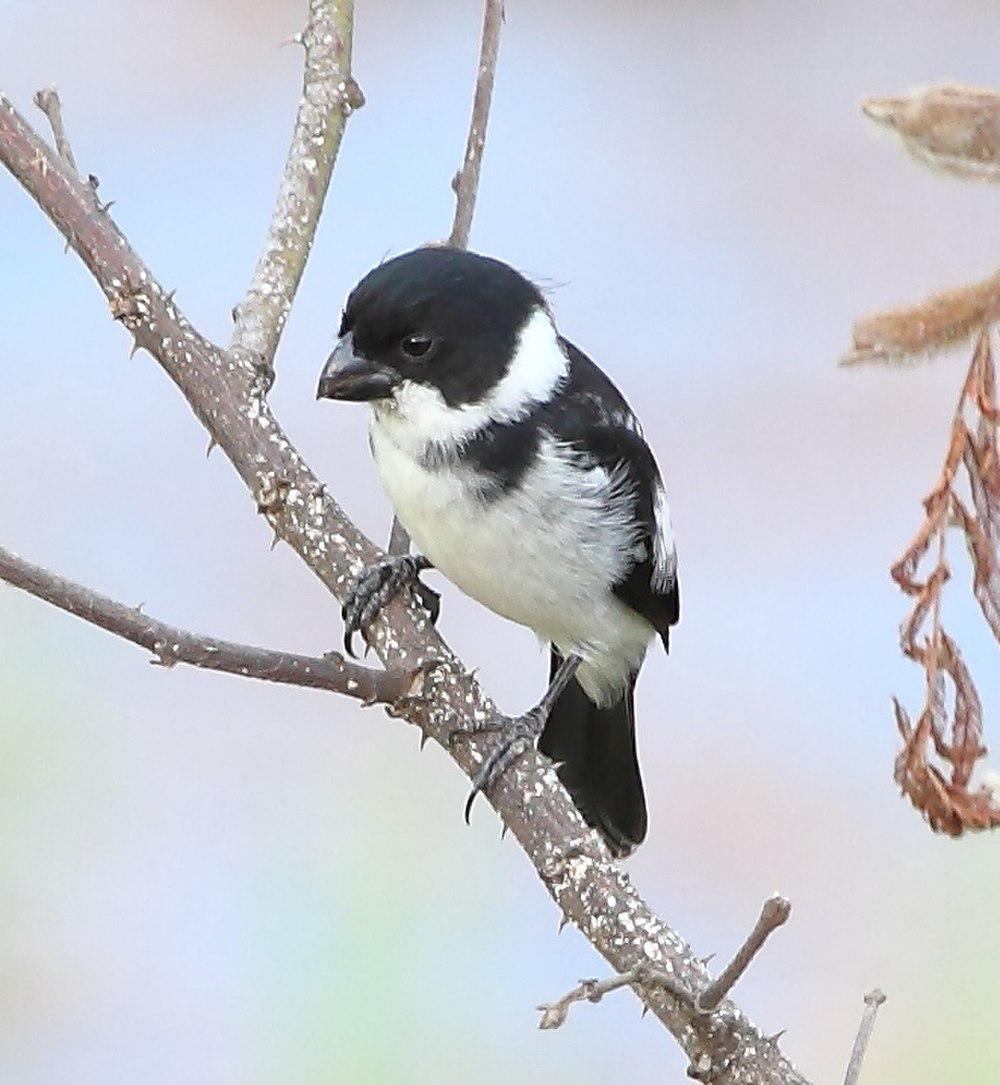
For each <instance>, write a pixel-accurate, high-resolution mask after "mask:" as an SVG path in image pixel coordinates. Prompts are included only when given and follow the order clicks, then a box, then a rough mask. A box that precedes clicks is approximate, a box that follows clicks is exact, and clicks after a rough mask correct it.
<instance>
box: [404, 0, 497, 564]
mask: <svg viewBox="0 0 1000 1085" xmlns="http://www.w3.org/2000/svg"><path fill="white" fill-rule="evenodd" d="M503 20H504V10H503V0H486V4H485V7H484V9H483V37H482V44H481V45H480V49H479V68H478V70H477V75H476V90H475V94H474V95H473V99H472V118H471V120H470V121H469V134H468V136H467V138H466V141H465V157H464V159H463V160H462V165H461V167H460V168H459V170H458V172H457V173H456V174H455V176H454V177H453V178H452V182H451V187H452V188H453V189H454V190H455V218H454V220H453V221H452V225H451V234H450V235H449V237H448V244H449V245H451V246H452V247H453V248H456V249H466V248H468V247H469V234H470V232H471V230H472V216H473V214H474V213H475V210H476V196H477V194H478V192H479V174H480V170H481V168H482V164H483V149H484V148H485V146H486V126H487V124H488V122H489V119H490V105H491V104H492V102H493V84H494V82H495V81H496V74H497V58H498V56H499V54H500V32H501V30H502V29H503ZM409 549H410V536H409V534H408V533H407V530H406V528H405V527H403V525H402V524H401V523H400V522H399V520H398V518H397V517H395V516H394V517H393V518H392V528H391V530H390V532H389V553H390V554H406V553H408V552H409Z"/></svg>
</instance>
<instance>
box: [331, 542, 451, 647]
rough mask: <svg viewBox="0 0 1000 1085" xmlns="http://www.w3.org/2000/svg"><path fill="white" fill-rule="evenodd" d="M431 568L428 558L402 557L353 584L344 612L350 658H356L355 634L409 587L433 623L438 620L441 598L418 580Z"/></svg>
mask: <svg viewBox="0 0 1000 1085" xmlns="http://www.w3.org/2000/svg"><path fill="white" fill-rule="evenodd" d="M430 567H431V563H430V562H429V561H428V560H427V558H424V557H420V556H418V555H416V554H401V555H397V556H396V557H392V558H387V559H386V560H385V561H380V562H379V563H378V564H377V565H372V566H370V567H369V568H367V569H365V571H364V572H363V573H362V574H361V575H360V576H359V577H358V579H357V580H355V581H354V583H353V584H352V585H351V587H350V590H349V591H348V593H347V599H346V600H345V602H344V606H343V610H342V612H341V613H342V614H343V618H344V649H345V650H346V651H347V654H348V655H351V656H353V655H354V648H353V643H352V642H353V640H354V635H355V633H359V632H361V633H363V631H364V630H365V629H367V628H368V626H370V625H371V624H372V622H373V621H374V620H375V618H376V617H377V616H378V614H379V612H380V611H381V610H382V609H383V608H384V607H386V606H387V605H388V603H389V601H390V600H391V599H393V598H395V596H396V595H398V594H399V592H400V591H402V590H403V588H405V587H407V586H409V587H412V588H413V589H414V591H415V592H416V594H417V597H418V599H419V600H420V602H421V603H422V604H423V605H424V607H425V608H426V609H427V613H428V614H429V615H430V619H431V623H432V624H433V623H434V622H436V621H437V616H438V612H439V611H440V609H441V596H440V595H439V594H438V593H437V592H436V591H434V590H433V589H432V588H428V587H427V585H426V584H423V583H421V582H420V580H419V576H420V573H421V572H422V571H423V570H424V569H429V568H430Z"/></svg>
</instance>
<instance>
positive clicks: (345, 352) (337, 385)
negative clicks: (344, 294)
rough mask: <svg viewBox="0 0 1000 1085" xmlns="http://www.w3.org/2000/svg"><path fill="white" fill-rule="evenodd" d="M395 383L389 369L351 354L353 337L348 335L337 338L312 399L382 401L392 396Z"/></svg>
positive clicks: (352, 351)
mask: <svg viewBox="0 0 1000 1085" xmlns="http://www.w3.org/2000/svg"><path fill="white" fill-rule="evenodd" d="M395 383H396V378H395V375H394V374H393V373H392V372H391V371H390V370H388V369H385V368H383V367H382V366H380V365H378V364H377V363H375V362H370V361H369V360H368V359H367V358H361V357H358V355H357V354H355V352H354V336H353V335H352V334H351V332H348V333H347V334H346V335H343V336H341V338H340V340H339V341H338V343H337V346H336V347H335V348H334V351H333V353H332V354H331V355H330V357H329V358H327V360H326V365H325V366H323V372H322V373H321V374H320V378H319V386H318V387H317V389H316V398H317V399H347V400H353V401H359V400H361V401H363V400H369V399H384V398H385V397H386V396H388V395H390V394H391V393H392V389H393V387H394V385H395Z"/></svg>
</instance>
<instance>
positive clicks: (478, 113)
mask: <svg viewBox="0 0 1000 1085" xmlns="http://www.w3.org/2000/svg"><path fill="white" fill-rule="evenodd" d="M503 19H504V11H503V0H486V7H485V10H484V12H483V44H482V47H481V49H480V53H479V70H478V74H477V76H476V93H475V96H474V97H473V100H472V119H471V121H470V122H469V136H468V139H467V140H466V143H465V158H464V159H463V161H462V168H461V169H460V170H459V171H458V173H456V174H455V178H454V180H453V181H452V188H454V190H455V220H454V222H453V223H452V227H451V235H450V236H449V238H448V244H449V245H452V246H454V247H455V248H458V249H464V248H467V247H468V244H469V232H470V231H471V230H472V215H473V213H474V212H475V210H476V195H477V193H478V191H479V171H480V169H481V167H482V164H483V148H484V147H485V145H486V126H487V124H488V123H489V119H490V104H491V102H492V100H493V83H494V81H495V80H496V74H497V57H498V55H499V53H500V31H501V29H502V28H503Z"/></svg>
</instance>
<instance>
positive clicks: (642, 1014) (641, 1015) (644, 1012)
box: [639, 1002, 649, 1020]
mask: <svg viewBox="0 0 1000 1085" xmlns="http://www.w3.org/2000/svg"><path fill="white" fill-rule="evenodd" d="M647 1013H649V1007H648V1006H647V1005H646V1003H645V1002H644V1003H643V1004H642V1013H640V1014H639V1019H640V1020H642V1018H643V1017H645V1016H646V1014H647Z"/></svg>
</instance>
